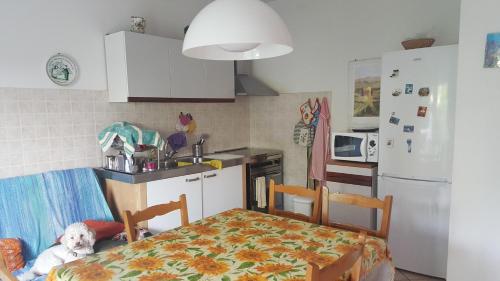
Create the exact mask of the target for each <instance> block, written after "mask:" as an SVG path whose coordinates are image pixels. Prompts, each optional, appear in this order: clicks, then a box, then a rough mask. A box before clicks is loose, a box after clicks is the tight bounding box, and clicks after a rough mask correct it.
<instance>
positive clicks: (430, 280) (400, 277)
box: [394, 269, 445, 281]
mask: <svg viewBox="0 0 500 281" xmlns="http://www.w3.org/2000/svg"><path fill="white" fill-rule="evenodd" d="M413 280H415V281H417V280H418V281H445V279H441V278H435V277H429V276H426V275H420V274H417V273H413V272H409V271H405V270H401V269H398V270H396V277H395V278H394V281H413Z"/></svg>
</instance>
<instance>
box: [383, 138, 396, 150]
mask: <svg viewBox="0 0 500 281" xmlns="http://www.w3.org/2000/svg"><path fill="white" fill-rule="evenodd" d="M385 146H386V147H387V148H393V147H394V139H386V140H385Z"/></svg>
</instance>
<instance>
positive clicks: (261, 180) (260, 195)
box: [255, 177, 267, 208]
mask: <svg viewBox="0 0 500 281" xmlns="http://www.w3.org/2000/svg"><path fill="white" fill-rule="evenodd" d="M255 193H256V194H255V197H256V199H257V207H259V208H265V207H267V194H266V177H258V178H257V179H256V180H255Z"/></svg>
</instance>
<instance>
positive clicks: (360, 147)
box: [333, 135, 366, 162]
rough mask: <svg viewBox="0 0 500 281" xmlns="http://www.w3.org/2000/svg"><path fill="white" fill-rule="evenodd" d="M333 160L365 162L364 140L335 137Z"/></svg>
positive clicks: (344, 136)
mask: <svg viewBox="0 0 500 281" xmlns="http://www.w3.org/2000/svg"><path fill="white" fill-rule="evenodd" d="M333 152H334V153H333V155H334V159H339V160H350V161H360V162H365V161H366V138H363V137H354V136H348V135H336V136H335V139H334V148H333Z"/></svg>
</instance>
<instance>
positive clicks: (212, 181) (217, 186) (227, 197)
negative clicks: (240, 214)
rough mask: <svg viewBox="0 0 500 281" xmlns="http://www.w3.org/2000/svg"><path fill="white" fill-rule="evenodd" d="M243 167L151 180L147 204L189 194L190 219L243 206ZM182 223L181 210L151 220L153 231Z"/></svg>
mask: <svg viewBox="0 0 500 281" xmlns="http://www.w3.org/2000/svg"><path fill="white" fill-rule="evenodd" d="M242 169H243V167H242V166H241V165H239V166H233V167H228V168H224V169H222V170H214V171H209V172H204V173H198V174H192V175H188V176H182V177H175V178H169V179H164V180H158V181H153V182H148V183H147V185H146V190H147V197H146V198H147V207H151V206H154V205H159V204H166V203H168V202H170V201H178V200H179V196H180V195H181V194H186V200H187V206H188V216H189V222H194V221H197V220H200V219H202V218H205V217H209V216H213V215H215V214H218V213H221V212H224V211H227V210H230V209H234V208H242V207H243V178H242V177H243V170H242ZM180 225H181V217H180V211H174V212H171V213H168V214H166V215H163V216H158V217H156V218H153V219H151V220H149V221H148V228H149V230H150V231H151V232H152V233H158V232H162V231H166V230H170V229H173V228H176V227H179V226H180Z"/></svg>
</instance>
